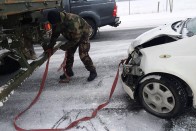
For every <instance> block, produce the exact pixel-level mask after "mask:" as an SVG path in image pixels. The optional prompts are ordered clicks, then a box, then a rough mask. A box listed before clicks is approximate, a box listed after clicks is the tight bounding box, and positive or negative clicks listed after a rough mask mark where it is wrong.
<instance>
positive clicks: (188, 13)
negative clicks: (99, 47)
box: [100, 0, 196, 31]
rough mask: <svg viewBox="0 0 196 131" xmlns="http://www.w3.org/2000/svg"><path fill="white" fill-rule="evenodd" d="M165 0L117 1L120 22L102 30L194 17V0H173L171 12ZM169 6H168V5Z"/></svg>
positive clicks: (195, 3)
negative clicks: (115, 25)
mask: <svg viewBox="0 0 196 131" xmlns="http://www.w3.org/2000/svg"><path fill="white" fill-rule="evenodd" d="M158 1H160V12H159V13H158V12H157V7H156V5H157V3H158ZM166 1H167V0H136V1H130V14H129V1H122V2H120V1H119V2H117V6H118V11H117V12H118V16H119V17H120V20H121V24H120V25H119V26H118V27H117V28H114V27H111V26H105V27H102V28H100V31H104V30H123V29H135V28H146V27H155V26H159V25H163V24H166V23H170V22H174V21H177V20H183V19H186V18H188V17H190V18H192V17H196V14H195V12H196V0H174V7H173V12H172V13H170V12H169V10H167V11H166ZM168 8H169V7H168Z"/></svg>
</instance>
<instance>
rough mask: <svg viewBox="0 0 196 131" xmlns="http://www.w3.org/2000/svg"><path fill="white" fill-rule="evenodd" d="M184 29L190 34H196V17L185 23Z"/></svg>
mask: <svg viewBox="0 0 196 131" xmlns="http://www.w3.org/2000/svg"><path fill="white" fill-rule="evenodd" d="M186 28H187V30H188V32H192V33H194V35H195V34H196V17H195V18H192V19H190V20H189V21H188V22H187V24H186Z"/></svg>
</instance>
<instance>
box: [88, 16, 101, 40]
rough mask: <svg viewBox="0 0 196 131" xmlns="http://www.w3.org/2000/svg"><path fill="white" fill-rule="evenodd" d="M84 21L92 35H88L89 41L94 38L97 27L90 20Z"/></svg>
mask: <svg viewBox="0 0 196 131" xmlns="http://www.w3.org/2000/svg"><path fill="white" fill-rule="evenodd" d="M85 20H86V22H87V23H88V24H89V25H90V26H91V28H92V33H91V34H90V39H93V38H95V36H96V34H97V29H98V27H97V25H96V23H95V22H94V21H93V20H91V19H85Z"/></svg>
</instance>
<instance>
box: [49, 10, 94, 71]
mask: <svg viewBox="0 0 196 131" xmlns="http://www.w3.org/2000/svg"><path fill="white" fill-rule="evenodd" d="M61 20H62V22H61V23H58V24H56V25H55V26H54V27H53V30H52V36H51V41H50V46H51V47H53V46H54V44H55V43H56V40H57V38H58V37H59V35H60V34H62V35H63V36H64V37H65V38H66V39H67V40H68V41H67V42H66V43H65V44H64V45H62V46H61V47H60V48H61V49H62V50H64V51H67V63H66V70H69V69H71V68H72V66H73V62H74V53H75V52H76V50H77V48H78V47H79V56H80V59H81V61H82V62H83V64H84V65H85V67H86V69H87V70H88V71H95V67H94V65H93V62H92V60H91V58H90V56H89V54H88V52H89V50H90V42H89V35H90V31H91V27H90V26H89V25H88V23H87V22H86V21H85V20H84V19H82V18H81V17H79V16H78V15H75V14H71V13H64V12H61Z"/></svg>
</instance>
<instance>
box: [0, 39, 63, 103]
mask: <svg viewBox="0 0 196 131" xmlns="http://www.w3.org/2000/svg"><path fill="white" fill-rule="evenodd" d="M61 44H62V42H60V43H58V44H56V46H55V47H54V50H53V52H56V51H57V50H58V48H59V47H60V46H61ZM47 58H48V54H47V53H46V52H43V53H42V54H41V55H40V56H39V57H38V59H36V60H34V61H32V62H31V63H30V64H28V63H27V65H26V67H25V68H24V67H23V68H20V69H19V70H18V71H17V73H16V75H15V76H14V77H13V78H12V79H10V80H9V81H7V82H6V84H3V85H1V86H0V106H2V105H3V103H4V102H6V101H7V100H8V97H9V96H10V95H11V94H12V93H13V91H14V89H16V88H17V87H18V86H20V85H21V83H22V82H23V81H24V80H25V79H26V78H28V77H29V76H30V75H31V74H32V73H33V72H34V71H35V70H36V68H38V67H39V66H41V65H42V64H43V63H44V62H45V61H46V60H47ZM24 59H25V58H24ZM23 62H24V61H23ZM20 64H24V63H20Z"/></svg>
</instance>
